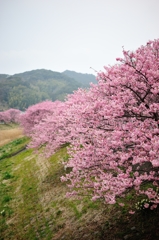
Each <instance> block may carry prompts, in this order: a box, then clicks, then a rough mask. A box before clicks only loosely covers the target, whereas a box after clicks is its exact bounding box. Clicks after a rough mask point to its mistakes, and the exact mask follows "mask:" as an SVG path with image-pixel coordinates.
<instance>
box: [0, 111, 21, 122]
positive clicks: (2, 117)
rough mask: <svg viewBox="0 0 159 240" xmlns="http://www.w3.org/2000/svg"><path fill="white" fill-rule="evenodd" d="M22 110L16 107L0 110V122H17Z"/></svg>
mask: <svg viewBox="0 0 159 240" xmlns="http://www.w3.org/2000/svg"><path fill="white" fill-rule="evenodd" d="M21 114H22V112H21V111H20V110H18V109H14V108H10V109H8V110H6V111H3V112H0V122H3V123H19V118H20V115H21Z"/></svg>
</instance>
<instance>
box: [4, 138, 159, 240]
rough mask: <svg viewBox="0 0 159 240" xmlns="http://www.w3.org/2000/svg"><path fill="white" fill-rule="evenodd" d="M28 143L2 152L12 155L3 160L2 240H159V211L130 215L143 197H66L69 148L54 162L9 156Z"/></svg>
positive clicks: (17, 143)
mask: <svg viewBox="0 0 159 240" xmlns="http://www.w3.org/2000/svg"><path fill="white" fill-rule="evenodd" d="M27 143H28V139H26V138H21V139H19V140H18V141H17V140H16V141H13V142H11V143H10V144H7V145H5V146H3V147H1V149H0V153H2V152H3V151H6V152H7V153H8V155H7V158H3V159H1V161H0V240H8V239H12V240H14V239H15V240H16V239H20V240H27V239H29V240H36V239H37V240H41V239H46V240H59V239H61V240H62V239H64V240H65V239H66V240H78V239H80V240H86V239H87V240H88V239H89V240H102V239H103V240H105V239H107V240H115V239H116V240H120V239H131V240H135V239H136V240H137V239H143V240H153V239H154V240H156V239H159V233H158V214H159V210H158V209H156V210H155V211H154V212H153V211H148V212H146V211H138V212H137V213H136V214H135V215H131V214H129V213H128V212H129V210H131V209H132V208H133V207H134V206H135V203H136V202H137V201H138V200H140V199H141V197H140V198H139V197H137V196H136V195H135V194H134V192H133V191H130V192H129V193H128V194H127V196H126V197H125V198H123V199H120V198H119V199H118V201H117V203H116V204H115V205H110V206H109V205H106V204H103V203H102V202H100V201H97V202H92V201H91V200H90V198H89V197H88V196H85V197H83V198H82V199H73V198H70V199H68V198H66V196H65V194H66V192H67V191H68V188H67V185H66V183H63V182H61V181H60V177H61V176H62V175H63V174H65V170H64V168H63V165H62V164H61V162H62V161H63V160H65V161H67V159H68V154H67V151H66V147H65V146H64V147H62V148H61V149H60V150H59V151H57V152H56V153H55V154H54V155H53V156H52V157H51V158H49V159H45V157H44V156H43V157H42V156H37V155H36V154H35V153H34V152H33V151H32V150H29V149H26V150H25V151H23V152H20V153H19V154H17V155H15V156H12V157H9V156H10V155H9V154H11V153H14V152H16V151H18V150H20V149H21V148H22V147H24V145H26V144H27ZM11 149H12V150H11ZM121 202H123V203H124V206H123V207H121V206H119V203H121Z"/></svg>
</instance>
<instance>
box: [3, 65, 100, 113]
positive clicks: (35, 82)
mask: <svg viewBox="0 0 159 240" xmlns="http://www.w3.org/2000/svg"><path fill="white" fill-rule="evenodd" d="M70 73H73V75H71V74H70ZM90 75H91V74H80V73H76V72H72V71H68V70H67V71H65V72H63V73H60V72H54V71H51V70H45V69H38V70H32V71H28V72H24V73H19V74H14V75H12V76H9V75H7V74H0V110H6V109H8V108H17V109H20V110H25V109H26V108H28V106H30V105H33V104H35V103H38V102H41V101H44V100H46V99H49V100H52V101H55V100H64V98H65V97H66V95H67V94H70V93H72V92H73V91H74V90H76V89H78V88H79V87H86V88H87V87H89V83H90V82H93V80H94V82H95V81H96V80H95V76H94V75H91V78H90ZM92 76H93V77H92ZM82 77H83V78H82ZM81 79H82V80H81ZM84 79H85V80H84Z"/></svg>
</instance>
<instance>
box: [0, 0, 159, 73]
mask: <svg viewBox="0 0 159 240" xmlns="http://www.w3.org/2000/svg"><path fill="white" fill-rule="evenodd" d="M157 38H159V0H0V73H6V74H14V73H20V72H25V71H29V70H33V69H41V68H44V69H50V70H53V71H58V72H62V71H64V70H66V69H68V70H74V71H76V72H82V73H93V74H94V72H93V70H92V69H90V67H92V68H94V69H96V70H97V71H100V70H103V66H105V65H109V64H111V65H112V64H114V63H115V59H116V57H120V56H122V46H124V48H125V49H126V50H135V49H136V48H138V47H139V46H141V45H145V44H146V42H147V41H148V40H153V39H157Z"/></svg>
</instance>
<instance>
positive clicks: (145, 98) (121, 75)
mask: <svg viewBox="0 0 159 240" xmlns="http://www.w3.org/2000/svg"><path fill="white" fill-rule="evenodd" d="M117 61H118V62H117V64H115V65H114V66H108V67H105V68H104V71H103V72H99V73H98V75H97V80H98V84H97V85H93V84H92V85H91V87H90V89H89V90H83V89H79V90H78V91H76V92H74V93H73V94H72V95H68V97H67V99H66V101H65V102H59V101H57V102H49V101H47V102H44V103H40V104H37V105H34V106H32V107H30V108H29V109H28V110H27V111H26V113H25V114H24V115H23V117H22V125H23V127H24V129H25V132H26V134H28V135H29V136H30V137H31V138H32V143H31V146H32V147H34V148H38V147H41V146H43V147H44V148H45V152H46V153H47V154H48V155H50V154H52V153H54V151H56V150H57V149H58V148H59V147H60V146H62V145H63V144H64V143H70V145H69V147H68V152H69V156H70V157H69V160H68V161H67V162H65V163H64V164H65V165H66V167H68V168H70V169H71V171H70V172H69V173H68V174H66V175H65V176H62V177H61V180H62V181H69V187H70V192H69V193H68V195H74V194H83V191H85V192H87V193H88V194H91V195H92V199H93V200H96V199H99V198H100V199H104V201H105V202H107V203H110V204H114V203H115V202H116V199H117V197H120V196H124V194H125V193H126V192H127V191H128V190H129V189H134V190H135V192H136V194H139V195H146V197H147V199H148V200H149V201H150V202H151V209H154V208H156V207H157V205H158V203H159V196H158V191H157V188H158V185H159V39H158V40H154V41H149V42H148V43H147V44H146V45H145V46H141V47H140V48H138V49H137V50H136V51H135V52H131V51H125V50H123V58H118V59H117ZM145 183H150V184H149V185H147V186H149V187H148V188H145V187H143V185H144V184H145ZM147 205H148V204H147Z"/></svg>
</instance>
